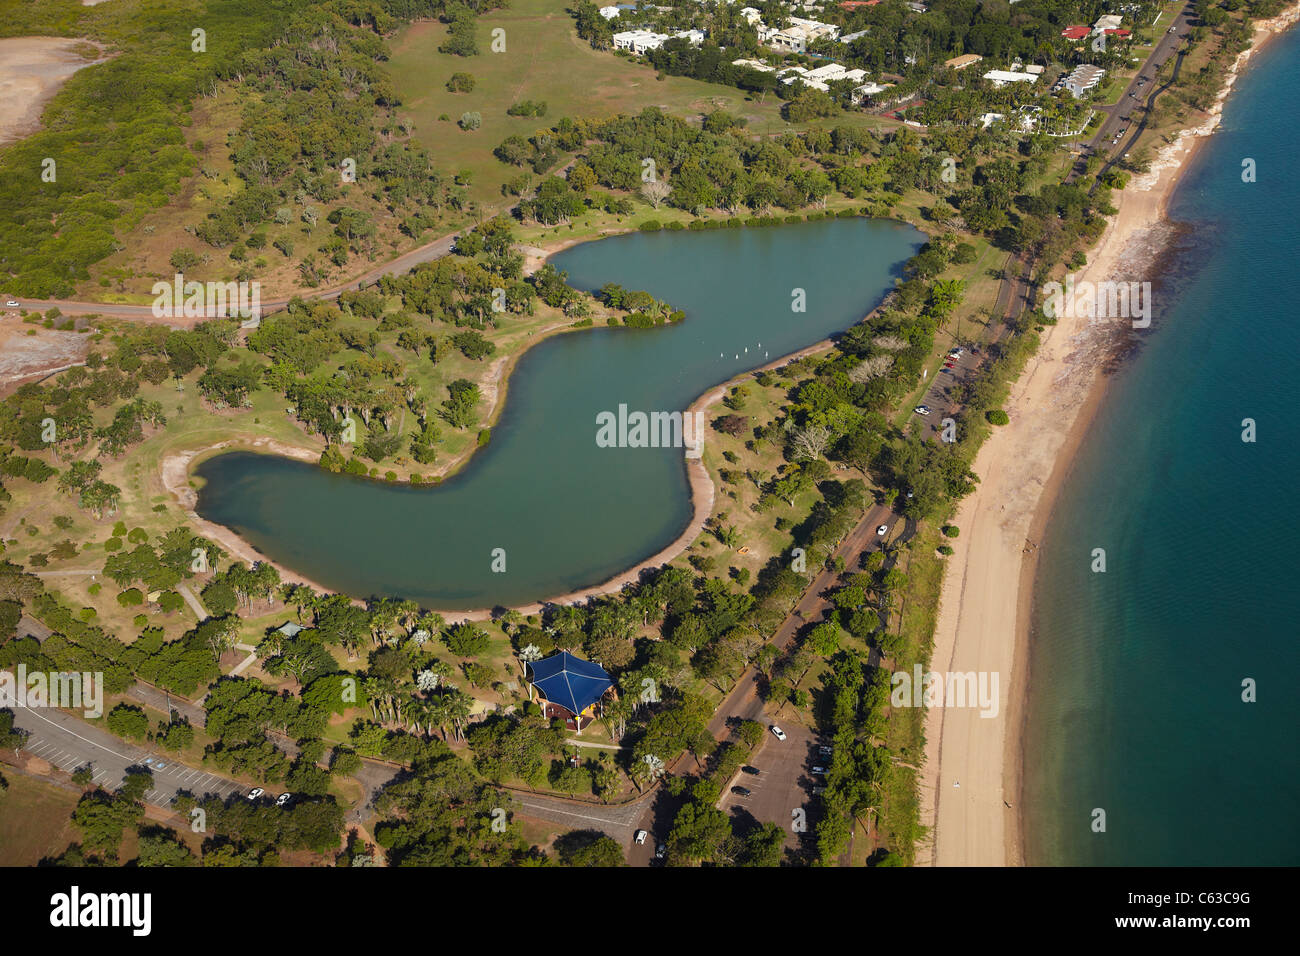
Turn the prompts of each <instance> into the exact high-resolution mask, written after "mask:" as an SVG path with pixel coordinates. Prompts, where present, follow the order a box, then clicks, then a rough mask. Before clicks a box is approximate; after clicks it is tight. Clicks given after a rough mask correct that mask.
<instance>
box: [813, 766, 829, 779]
mask: <svg viewBox="0 0 1300 956" xmlns="http://www.w3.org/2000/svg"><path fill="white" fill-rule="evenodd" d="M812 773H813V776H814V777H824V776H826V768H825V767H813V768H812Z"/></svg>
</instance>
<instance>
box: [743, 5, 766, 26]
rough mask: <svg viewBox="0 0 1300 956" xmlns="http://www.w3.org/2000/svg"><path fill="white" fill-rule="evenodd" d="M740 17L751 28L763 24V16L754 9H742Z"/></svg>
mask: <svg viewBox="0 0 1300 956" xmlns="http://www.w3.org/2000/svg"><path fill="white" fill-rule="evenodd" d="M740 15H741V16H742V17H743V18H744V19H745V20H746V21H747V22H748V23H749V25H750V26H754V27H756V26H758V25H759V24H761V23H762V22H763V14H762V13H760V12H759V11H758V10H756V9H754V8H753V7H742V8H741V11H740Z"/></svg>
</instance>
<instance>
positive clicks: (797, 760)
mask: <svg viewBox="0 0 1300 956" xmlns="http://www.w3.org/2000/svg"><path fill="white" fill-rule="evenodd" d="M777 723H778V724H779V725H780V727H781V729H782V730H784V731H785V735H786V739H785V740H777V739H776V738H775V737H774V736H772V735H771V733H769V734H768V739H767V740H766V742H765V743H764V744H763V746H762V748H761V749H760V750H759V751H758V753H756V754H755V755H754V757H753V758H751V760H750V763H749V766H752V767H754V768H756V769H757V770H758V774H757V776H755V775H753V774H748V773H743V772H741V773H737V774H736V777H735V779H734V780H732V781H731V782H730V783H729V784H728V785H727V789H726V791H725V792H724V793H723V794H722V797H721V799H720V801H719V803H718V806H719V807H720V808H721V809H722V810H724V811H726V812H727V813H729V814H730V815H731V817H732V821H733V824H734V825H735V827H736V829H737V831H744V830H747V829H749V828H750V827H753V826H757V825H759V824H763V823H776V824H779V825H780V826H782V827H784V828H785V831H786V840H785V845H786V847H787V848H788V849H791V850H794V849H796V848H797V847H798V845H799V841H800V839H801V837H802V834H801V833H799V832H798V831H796V830H795V829H794V828H793V827H792V823H793V822H794V811H795V810H800V809H801V810H802V811H803V818H804V821H805V822H806V823H807V824H808V829H809V830H810V829H811V821H812V817H813V814H812V807H813V793H812V788H813V787H814V786H816V785H817V784H818V782H819V781H818V780H817V779H814V778H813V776H812V774H811V773H809V770H810V769H811V768H812V767H813V766H815V765H816V764H817V763H818V759H817V756H816V755H817V739H816V736H815V735H814V733H813V731H811V730H809V729H808V728H807V727H801V726H799V725H798V724H793V723H792V724H790V725H788V726H787V725H786V724H781V723H780V721H779V720H778V721H777ZM732 787H744V788H745V789H747V790H749V791H750V793H749V795H748V796H742V795H740V794H736V793H732V792H731V788H732Z"/></svg>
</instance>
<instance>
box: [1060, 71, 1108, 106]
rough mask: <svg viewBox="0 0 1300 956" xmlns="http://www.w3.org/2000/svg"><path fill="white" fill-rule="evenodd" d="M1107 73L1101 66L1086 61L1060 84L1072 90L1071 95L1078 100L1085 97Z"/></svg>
mask: <svg viewBox="0 0 1300 956" xmlns="http://www.w3.org/2000/svg"><path fill="white" fill-rule="evenodd" d="M1105 75H1106V71H1105V70H1103V69H1102V68H1101V67H1099V66H1093V65H1092V64H1090V63H1084V64H1082V65H1080V66H1076V67H1075V68H1074V71H1073V72H1071V73H1070V74H1069V75H1068V76H1066V77H1065V78H1064V79H1062V80H1061V82H1060V84H1058V85H1060V86H1063V87H1065V88H1066V89H1067V90H1069V91H1070V95H1071V96H1073V97H1074V98H1075V99H1076V100H1078V99H1083V97H1084V95H1085V94H1086V93H1087V92H1088V91H1089V90H1091V89H1092V88H1093V87H1095V86H1096V85H1097V84H1098V83H1100V82H1101V78H1102V77H1103V76H1105Z"/></svg>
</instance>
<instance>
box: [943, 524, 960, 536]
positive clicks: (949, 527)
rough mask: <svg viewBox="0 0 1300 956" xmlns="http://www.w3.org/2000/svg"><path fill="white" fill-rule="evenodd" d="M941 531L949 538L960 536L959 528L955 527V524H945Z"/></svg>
mask: <svg viewBox="0 0 1300 956" xmlns="http://www.w3.org/2000/svg"><path fill="white" fill-rule="evenodd" d="M942 530H943V533H944V534H945V535H946V536H947V537H949V538H955V537H957V535H959V534H961V528H959V527H957V526H956V525H955V524H946V525H944V526H943V529H942Z"/></svg>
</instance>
